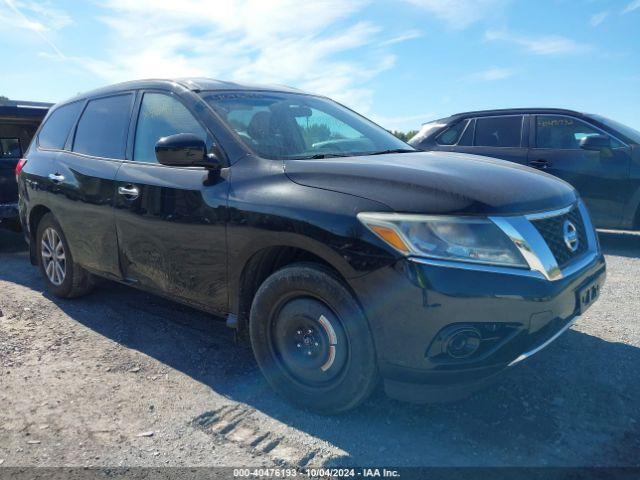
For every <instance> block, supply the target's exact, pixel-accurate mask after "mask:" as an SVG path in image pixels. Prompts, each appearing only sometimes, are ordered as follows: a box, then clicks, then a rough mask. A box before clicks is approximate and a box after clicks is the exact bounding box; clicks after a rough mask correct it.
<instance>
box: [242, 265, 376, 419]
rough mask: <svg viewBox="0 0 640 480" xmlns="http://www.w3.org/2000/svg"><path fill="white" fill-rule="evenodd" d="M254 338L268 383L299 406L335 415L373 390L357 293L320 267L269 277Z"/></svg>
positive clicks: (257, 304)
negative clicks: (356, 298)
mask: <svg viewBox="0 0 640 480" xmlns="http://www.w3.org/2000/svg"><path fill="white" fill-rule="evenodd" d="M250 335H251V344H252V346H253V351H254V353H255V356H256V360H257V362H258V365H259V366H260V369H261V370H262V372H263V374H264V375H265V377H266V378H267V380H268V381H269V383H270V384H271V385H272V386H273V387H274V388H275V390H277V391H278V392H279V393H280V394H281V395H283V396H284V397H286V398H287V399H288V400H289V401H291V402H292V403H295V404H296V405H298V406H301V407H303V408H307V409H310V410H314V411H318V412H323V413H338V412H341V411H344V410H348V409H350V408H353V407H355V406H356V405H358V404H359V403H361V402H362V401H364V400H365V399H366V398H367V397H368V396H369V394H370V393H371V391H372V390H373V388H374V387H375V384H376V381H377V370H376V362H375V349H374V345H373V340H372V337H371V332H370V331H369V326H368V323H367V321H366V319H365V318H364V315H363V313H362V311H361V310H360V307H359V305H358V303H357V302H356V300H355V299H354V298H353V295H351V293H350V292H349V291H348V290H347V289H346V288H345V287H344V286H343V285H342V283H341V282H340V281H339V280H338V279H336V278H335V277H334V276H333V275H332V274H331V273H330V272H329V271H326V270H325V269H323V268H322V267H321V266H316V265H310V264H298V265H292V266H289V267H286V268H284V269H282V270H279V271H278V272H276V273H274V274H273V275H271V276H270V277H269V278H268V279H267V280H266V281H265V282H264V283H263V284H262V286H261V287H260V288H259V289H258V292H257V293H256V296H255V298H254V301H253V305H252V307H251V318H250Z"/></svg>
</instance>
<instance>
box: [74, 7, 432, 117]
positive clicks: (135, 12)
mask: <svg viewBox="0 0 640 480" xmlns="http://www.w3.org/2000/svg"><path fill="white" fill-rule="evenodd" d="M369 1H370V0H356V1H351V2H344V1H342V0H320V1H314V2H301V1H297V0H272V1H269V2H265V1H261V0H234V1H226V2H217V3H216V4H215V7H212V5H211V2H210V1H208V0H182V1H181V2H179V3H177V2H173V1H169V0H148V1H145V2H131V1H129V0H105V1H104V2H103V3H102V4H101V10H100V17H99V21H100V22H102V23H103V24H104V25H106V26H107V28H108V32H109V33H108V37H107V42H106V44H107V48H106V50H105V51H103V52H101V53H102V54H101V55H100V56H95V57H93V56H92V57H79V56H73V55H69V54H68V52H67V56H66V59H65V60H66V61H68V62H70V63H71V64H73V65H74V66H75V67H81V68H84V69H86V70H88V71H89V72H91V73H92V74H93V75H96V76H97V77H100V78H101V79H103V80H104V82H105V83H113V82H117V81H123V80H130V79H134V78H150V77H185V76H207V77H214V78H221V79H227V80H235V81H247V82H252V83H278V84H289V85H293V86H296V87H298V88H302V89H305V90H309V91H312V92H316V93H320V94H324V95H327V96H330V97H332V98H335V99H337V100H338V101H341V102H343V103H345V104H347V105H349V106H351V107H353V108H355V109H356V110H360V111H363V112H367V111H369V110H370V107H371V104H372V101H373V91H372V90H371V89H370V88H369V87H368V86H367V82H368V81H370V80H371V79H373V78H374V77H375V76H376V75H378V74H379V73H380V72H382V71H384V70H387V69H389V68H391V67H393V65H394V63H395V59H396V57H395V55H394V54H393V53H392V51H390V46H392V45H394V44H397V43H399V42H402V41H406V40H409V39H411V38H416V37H417V36H418V35H420V32H418V31H416V30H412V31H409V32H403V33H400V34H396V35H395V36H393V32H390V33H391V36H390V38H389V39H388V40H386V41H385V40H383V41H381V39H380V37H381V36H382V34H383V33H384V32H382V31H381V28H380V27H379V26H378V25H376V24H373V23H371V22H367V21H358V19H357V15H356V14H357V13H358V12H360V11H362V9H363V8H364V7H366V6H367V5H368V4H369ZM355 54H357V55H355Z"/></svg>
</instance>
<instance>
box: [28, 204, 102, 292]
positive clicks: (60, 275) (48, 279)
mask: <svg viewBox="0 0 640 480" xmlns="http://www.w3.org/2000/svg"><path fill="white" fill-rule="evenodd" d="M35 250H36V255H37V259H38V267H39V268H40V273H41V274H42V277H43V278H44V281H45V284H46V286H47V290H49V291H50V292H51V293H52V294H54V295H55V296H56V297H61V298H74V297H79V296H82V295H85V294H86V293H88V292H89V291H91V289H92V288H93V285H94V282H93V278H92V276H91V274H90V273H89V272H87V271H86V270H84V269H83V268H81V267H80V266H78V265H76V263H75V262H74V261H73V255H72V254H71V249H70V248H69V243H68V242H67V239H66V237H65V236H64V233H63V231H62V228H61V227H60V224H59V223H58V222H57V221H56V219H55V217H54V216H53V214H51V213H47V214H46V215H44V216H43V217H42V219H41V220H40V222H39V223H38V229H37V232H36V245H35ZM52 262H54V265H53V267H51V263H52ZM55 263H57V264H58V267H59V268H56V266H55ZM48 269H50V270H48ZM52 272H57V274H53V276H52V275H51V273H52Z"/></svg>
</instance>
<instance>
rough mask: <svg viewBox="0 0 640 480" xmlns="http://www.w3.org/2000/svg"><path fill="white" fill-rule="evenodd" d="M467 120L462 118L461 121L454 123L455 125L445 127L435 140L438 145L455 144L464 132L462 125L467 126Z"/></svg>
mask: <svg viewBox="0 0 640 480" xmlns="http://www.w3.org/2000/svg"><path fill="white" fill-rule="evenodd" d="M467 123H468V120H462V121H461V122H458V123H456V124H455V125H453V126H451V127H449V128H447V129H446V130H445V131H444V132H442V133H441V134H440V135H439V136H438V138H437V139H436V142H437V143H438V144H439V145H455V144H456V143H457V142H458V139H459V138H460V135H462V132H464V127H466V126H467Z"/></svg>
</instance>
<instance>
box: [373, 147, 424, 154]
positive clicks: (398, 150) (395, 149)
mask: <svg viewBox="0 0 640 480" xmlns="http://www.w3.org/2000/svg"><path fill="white" fill-rule="evenodd" d="M417 151H418V150H410V149H408V148H393V149H391V150H380V151H379V152H372V153H368V154H367V155H386V154H387V153H413V152H417Z"/></svg>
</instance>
